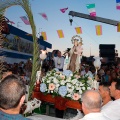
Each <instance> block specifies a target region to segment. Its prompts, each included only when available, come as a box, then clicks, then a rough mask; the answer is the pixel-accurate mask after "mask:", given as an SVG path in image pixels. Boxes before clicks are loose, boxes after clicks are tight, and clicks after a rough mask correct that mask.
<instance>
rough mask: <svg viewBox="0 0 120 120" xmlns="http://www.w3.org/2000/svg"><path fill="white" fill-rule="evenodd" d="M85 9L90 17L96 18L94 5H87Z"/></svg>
mask: <svg viewBox="0 0 120 120" xmlns="http://www.w3.org/2000/svg"><path fill="white" fill-rule="evenodd" d="M86 7H87V9H88V11H89V13H90V16H96V11H95V4H87V5H86Z"/></svg>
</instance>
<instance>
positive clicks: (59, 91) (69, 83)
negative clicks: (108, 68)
mask: <svg viewBox="0 0 120 120" xmlns="http://www.w3.org/2000/svg"><path fill="white" fill-rule="evenodd" d="M71 42H72V44H73V47H72V48H71V49H70V50H69V51H67V52H66V54H65V60H64V68H63V72H61V71H59V70H58V69H57V68H54V69H52V70H51V71H48V72H47V73H46V75H45V76H41V77H37V78H41V79H40V82H39V83H38V84H36V86H35V89H34V91H33V97H34V98H37V99H39V100H40V101H44V102H48V103H52V104H54V106H55V108H57V109H59V110H66V108H73V109H78V110H81V103H80V102H81V95H82V93H83V92H84V91H86V90H90V89H97V82H96V80H95V79H94V78H91V77H90V76H81V75H80V66H81V58H82V53H83V48H82V45H83V41H82V38H81V37H80V36H78V35H75V36H73V37H72V39H71Z"/></svg>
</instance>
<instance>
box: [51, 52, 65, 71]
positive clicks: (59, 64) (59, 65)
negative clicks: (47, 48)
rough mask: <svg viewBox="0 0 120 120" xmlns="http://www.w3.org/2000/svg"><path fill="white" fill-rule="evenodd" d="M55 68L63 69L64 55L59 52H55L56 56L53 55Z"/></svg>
mask: <svg viewBox="0 0 120 120" xmlns="http://www.w3.org/2000/svg"><path fill="white" fill-rule="evenodd" d="M53 60H54V63H55V68H57V69H59V71H63V67H64V57H62V56H61V52H60V51H58V52H57V57H53Z"/></svg>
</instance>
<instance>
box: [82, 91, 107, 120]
mask: <svg viewBox="0 0 120 120" xmlns="http://www.w3.org/2000/svg"><path fill="white" fill-rule="evenodd" d="M81 100H82V110H83V112H84V114H85V116H84V117H83V118H82V119H80V120H109V119H108V118H106V117H105V116H104V115H103V114H102V113H100V110H101V104H102V98H101V96H100V94H99V93H98V92H97V91H94V90H88V91H86V92H84V93H83V95H82V98H81Z"/></svg>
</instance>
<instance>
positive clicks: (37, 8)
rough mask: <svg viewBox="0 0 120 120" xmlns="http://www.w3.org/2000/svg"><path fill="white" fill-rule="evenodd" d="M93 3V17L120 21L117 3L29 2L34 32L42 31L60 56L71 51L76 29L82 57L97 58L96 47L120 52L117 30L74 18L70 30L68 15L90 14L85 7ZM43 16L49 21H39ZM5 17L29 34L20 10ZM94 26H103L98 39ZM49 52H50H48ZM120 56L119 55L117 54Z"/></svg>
mask: <svg viewBox="0 0 120 120" xmlns="http://www.w3.org/2000/svg"><path fill="white" fill-rule="evenodd" d="M91 3H95V5H96V8H95V9H96V14H97V16H99V17H104V18H108V19H113V20H117V21H120V10H116V0H31V6H32V11H33V16H34V20H35V24H36V28H37V32H39V30H40V31H45V32H46V34H47V41H48V42H49V43H51V44H52V45H53V49H59V50H61V51H62V52H63V51H64V50H66V48H69V47H72V43H71V38H72V36H74V35H76V31H75V27H81V28H82V34H80V36H81V37H82V39H83V44H84V45H83V55H85V56H90V49H91V55H95V56H98V55H99V44H115V45H116V49H117V50H118V52H120V47H119V45H120V32H117V27H116V26H112V25H108V24H104V23H100V22H95V21H91V20H87V19H83V18H78V17H73V24H72V26H70V22H69V17H71V16H69V15H68V13H69V11H75V12H81V13H85V14H89V13H88V10H87V8H86V4H91ZM66 7H68V10H67V11H66V12H65V13H61V12H60V9H61V8H66ZM42 12H44V13H46V14H47V16H48V21H47V20H45V19H44V18H42V17H41V16H40V15H39V14H38V13H42ZM5 15H6V17H8V18H9V19H10V20H11V21H14V22H15V25H14V26H15V27H17V23H18V22H20V23H19V26H20V27H19V29H21V30H24V31H26V32H28V33H31V28H30V26H28V25H25V24H24V23H23V22H22V21H21V19H20V16H24V15H26V13H25V11H24V10H23V9H22V8H21V7H19V6H13V7H10V8H9V9H8V10H7V11H6V14H5ZM95 25H102V33H103V34H102V35H101V36H97V35H96V31H95ZM59 29H62V30H63V32H64V36H65V37H64V38H59V37H58V34H57V31H56V30H59ZM48 51H51V50H48ZM119 56H120V53H119Z"/></svg>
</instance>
